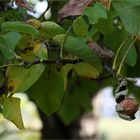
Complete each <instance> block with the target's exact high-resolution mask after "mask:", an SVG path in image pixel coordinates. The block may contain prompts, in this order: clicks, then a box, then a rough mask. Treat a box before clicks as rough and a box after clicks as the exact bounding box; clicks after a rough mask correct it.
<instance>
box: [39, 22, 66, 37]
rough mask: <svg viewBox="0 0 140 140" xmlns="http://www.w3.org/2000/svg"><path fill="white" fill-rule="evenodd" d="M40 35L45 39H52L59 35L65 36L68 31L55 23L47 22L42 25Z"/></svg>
mask: <svg viewBox="0 0 140 140" xmlns="http://www.w3.org/2000/svg"><path fill="white" fill-rule="evenodd" d="M40 33H41V35H42V36H43V38H45V39H51V38H53V37H54V36H56V35H58V34H64V33H66V31H65V30H64V29H63V28H62V27H61V26H59V25H58V24H56V23H55V22H51V21H45V22H42V23H41V28H40Z"/></svg>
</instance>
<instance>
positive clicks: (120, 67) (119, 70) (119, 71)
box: [116, 36, 138, 76]
mask: <svg viewBox="0 0 140 140" xmlns="http://www.w3.org/2000/svg"><path fill="white" fill-rule="evenodd" d="M137 38H138V36H136V38H135V39H134V40H133V42H132V43H131V45H130V46H129V48H128V49H127V51H126V53H125V55H124V56H123V58H122V61H121V63H120V66H119V69H118V71H117V74H116V76H119V75H120V73H121V69H122V65H123V63H124V61H125V59H126V56H127V54H128V53H129V51H130V49H131V48H132V47H133V44H134V43H135V41H136V40H137Z"/></svg>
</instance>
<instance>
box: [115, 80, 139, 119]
mask: <svg viewBox="0 0 140 140" xmlns="http://www.w3.org/2000/svg"><path fill="white" fill-rule="evenodd" d="M128 82H132V83H135V82H136V80H135V79H133V78H121V79H119V86H118V87H117V89H116V91H115V96H116V97H115V99H116V102H117V105H116V107H115V109H116V112H117V113H118V115H119V117H120V118H122V119H124V120H129V121H131V120H134V119H135V113H136V112H137V111H138V109H139V104H138V103H137V102H136V100H135V99H133V98H127V97H126V96H127V94H128V89H127V83H128Z"/></svg>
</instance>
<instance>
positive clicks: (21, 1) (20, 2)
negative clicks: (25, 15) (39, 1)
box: [15, 0, 36, 13]
mask: <svg viewBox="0 0 140 140" xmlns="http://www.w3.org/2000/svg"><path fill="white" fill-rule="evenodd" d="M15 3H16V5H18V6H20V7H22V8H25V9H27V10H29V11H30V12H33V13H36V11H35V10H34V9H33V8H32V7H31V6H30V5H29V3H28V2H27V1H26V0H15Z"/></svg>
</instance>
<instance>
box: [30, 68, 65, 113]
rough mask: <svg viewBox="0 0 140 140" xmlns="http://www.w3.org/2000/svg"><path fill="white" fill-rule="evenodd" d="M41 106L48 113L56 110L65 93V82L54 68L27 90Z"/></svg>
mask: <svg viewBox="0 0 140 140" xmlns="http://www.w3.org/2000/svg"><path fill="white" fill-rule="evenodd" d="M27 93H28V95H29V96H30V97H31V98H32V99H34V100H35V101H36V103H37V105H38V106H39V108H40V109H41V110H42V111H43V112H45V113H46V114H47V115H51V114H52V113H54V112H56V111H57V110H58V109H59V107H60V106H61V102H62V99H63V95H64V82H63V80H62V77H61V75H60V74H59V73H58V72H56V71H54V70H46V72H44V74H43V75H42V76H41V77H40V79H39V80H38V81H37V82H36V83H35V84H34V85H33V86H32V87H31V88H30V89H29V90H28V91H27Z"/></svg>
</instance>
